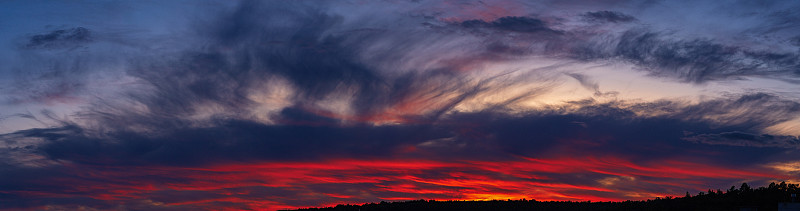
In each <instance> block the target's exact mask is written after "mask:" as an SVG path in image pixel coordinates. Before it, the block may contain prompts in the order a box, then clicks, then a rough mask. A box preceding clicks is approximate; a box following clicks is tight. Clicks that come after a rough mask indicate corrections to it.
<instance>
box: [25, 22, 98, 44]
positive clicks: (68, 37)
mask: <svg viewBox="0 0 800 211" xmlns="http://www.w3.org/2000/svg"><path fill="white" fill-rule="evenodd" d="M91 41H92V33H91V31H89V29H87V28H84V27H75V28H69V29H58V30H54V31H52V32H49V33H45V34H38V35H32V36H30V37H29V38H28V43H26V44H25V45H24V47H25V48H29V49H63V48H76V47H80V46H82V45H84V44H86V43H89V42H91Z"/></svg>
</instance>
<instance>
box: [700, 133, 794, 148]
mask: <svg viewBox="0 0 800 211" xmlns="http://www.w3.org/2000/svg"><path fill="white" fill-rule="evenodd" d="M684 140H687V141H690V142H695V143H702V144H711V145H730V146H750V147H780V148H792V149H794V148H797V147H798V145H800V140H798V138H797V137H795V136H775V135H769V134H761V135H758V134H751V133H744V132H739V131H734V132H724V133H719V134H701V135H696V136H692V137H687V138H684Z"/></svg>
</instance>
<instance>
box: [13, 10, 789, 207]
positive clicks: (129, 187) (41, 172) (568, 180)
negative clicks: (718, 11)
mask: <svg viewBox="0 0 800 211" xmlns="http://www.w3.org/2000/svg"><path fill="white" fill-rule="evenodd" d="M497 3H505V4H496V5H494V6H493V5H491V4H482V3H480V2H471V1H445V2H427V1H421V2H391V1H390V2H370V3H365V4H364V5H362V4H356V3H353V2H336V3H334V2H326V3H322V4H319V3H310V2H304V1H297V2H272V3H263V2H256V1H244V2H236V3H235V4H234V5H232V4H230V3H218V4H217V3H214V4H213V5H211V6H209V7H213V8H205V7H203V8H205V9H204V10H203V11H205V12H208V13H207V14H203V15H202V16H201V17H195V18H196V19H195V21H192V24H190V25H189V26H183V27H185V28H186V29H185V30H186V31H188V32H186V31H180V30H176V31H175V32H170V33H168V34H170V35H161V36H155V35H152V34H147V33H140V32H136V31H135V30H127V31H126V30H119V29H116V30H111V29H110V28H113V27H109V26H104V25H103V24H100V25H92V26H82V25H80V24H78V25H76V27H67V28H65V29H56V30H49V31H47V32H44V33H41V32H40V33H30V32H25V33H27V34H26V35H25V36H22V37H23V38H24V39H22V41H21V42H18V44H19V43H22V45H16V47H15V48H14V49H13V51H14V52H15V53H18V54H19V55H23V54H24V55H33V57H30V59H29V60H20V62H19V63H17V64H15V65H17V67H23V69H26V70H29V71H27V72H20V73H19V74H17V75H13V74H12V76H13V77H12V78H13V79H12V81H15V82H14V83H13V84H16V86H14V87H4V88H3V89H0V92H2V93H3V95H4V97H6V99H9V101H8V102H10V103H6V104H4V105H3V106H7V107H9V108H13V109H18V110H19V109H20V108H21V107H20V106H27V105H37V106H41V105H45V106H50V108H61V107H59V106H63V105H71V106H76V105H77V106H79V109H77V111H76V112H70V113H66V114H64V113H58V111H60V110H56V111H52V110H46V111H47V112H43V113H35V112H27V113H26V112H18V113H19V114H14V113H2V114H3V115H5V116H6V117H8V118H6V119H4V120H3V122H0V123H5V124H8V123H9V122H14V121H18V120H19V119H26V120H32V121H38V122H40V123H41V124H42V125H45V127H41V128H23V129H19V130H15V131H12V132H9V133H6V134H2V135H0V139H2V140H3V142H2V143H3V146H4V148H2V149H0V152H3V153H0V158H2V160H3V161H2V163H0V171H1V172H2V173H3V174H0V190H2V191H0V195H2V196H3V197H2V199H0V202H3V203H0V204H1V205H0V208H8V209H18V208H20V209H21V208H36V207H37V206H40V205H45V206H49V207H55V208H60V209H75V208H77V207H79V206H86V207H91V208H95V209H123V208H125V209H157V210H160V209H164V210H169V209H178V210H182V209H214V208H222V207H227V208H235V209H261V208H267V209H279V208H296V207H306V206H321V205H332V204H337V203H362V202H370V201H380V200H408V199H418V198H430V199H459V200H463V199H468V200H472V199H475V200H480V199H501V198H502V199H505V198H535V199H537V200H595V201H597V200H627V199H646V198H651V197H656V196H664V195H676V194H681V195H682V193H684V192H685V191H697V190H706V189H713V188H719V187H727V186H728V185H730V184H734V183H741V182H751V183H753V182H754V183H757V184H760V183H767V182H768V181H772V180H790V179H796V178H797V175H793V173H791V172H787V171H782V170H780V169H778V168H774V166H770V165H769V164H775V166H780V165H779V164H781V163H792V162H793V161H796V160H797V159H798V155H797V153H796V152H794V150H793V149H794V148H795V147H793V146H794V145H793V143H794V142H797V139H796V137H795V136H792V134H780V132H776V131H785V130H774V129H772V128H774V127H775V126H776V125H782V124H791V123H792V121H794V120H796V119H797V115H798V112H800V104H798V102H797V100H796V99H798V98H797V97H800V96H794V95H792V94H791V91H786V90H792V88H795V87H794V81H795V80H796V78H797V73H796V72H797V70H796V69H797V66H798V55H797V52H794V51H787V50H785V49H783V48H781V49H778V48H776V49H765V48H763V45H764V43H761V42H764V41H763V40H759V38H755V37H748V36H745V35H747V33H745V32H746V31H747V30H740V31H742V33H741V34H739V35H742V36H745V37H748V39H752V40H750V41H752V43H750V42H741V43H730V42H729V41H727V40H725V39H722V38H720V37H717V36H716V35H715V34H714V33H707V34H703V35H702V36H690V35H687V34H686V33H684V32H680V31H678V32H675V31H669V30H664V29H663V28H661V27H663V26H665V25H669V24H666V23H663V22H653V18H654V17H653V16H648V14H642V13H637V12H635V10H633V9H630V8H640V9H650V10H653V9H654V8H655V9H659V8H664V6H663V5H661V6H659V5H660V4H655V3H645V4H638V3H629V2H624V1H623V2H616V3H614V5H615V8H609V7H607V6H603V5H600V4H596V3H585V4H584V3H582V4H581V5H584V6H585V7H577V8H576V7H573V6H574V5H575V4H563V3H561V2H552V3H547V2H545V3H525V2H516V1H498V2H497ZM604 3H608V2H604ZM697 4H699V5H698V8H701V9H702V8H708V7H709V6H708V5H706V4H705V3H702V2H701V3H697ZM455 8H459V9H460V10H455ZM547 8H551V9H547ZM553 8H554V9H553ZM759 8H760V7H759ZM771 8H772V7H764V9H765V10H768V11H770V12H766V13H765V14H770V15H766V16H762V15H759V16H754V17H751V18H753V19H756V20H761V21H763V22H767V23H774V24H772V26H774V27H772V29H773V32H770V33H773V35H775V36H776V37H782V36H783V34H784V33H788V32H790V31H791V30H793V28H791V27H787V24H786V23H781V22H780V21H777V20H778V19H776V17H785V18H789V19H791V18H792V17H791V15H781V14H782V13H780V11H773V10H772V9H771ZM612 9H613V10H612ZM739 9H741V10H747V8H739ZM559 11H560V12H559ZM731 11H738V10H731ZM680 12H685V13H687V14H685V15H686V16H692V15H696V14H694V13H692V11H680ZM191 14H195V13H189V14H187V16H191ZM653 14H658V13H653ZM725 14H727V13H725ZM123 17H128V16H123ZM130 18H131V19H136V20H139V17H135V16H131V17H130ZM713 20H716V19H713ZM152 24H153V27H155V26H158V24H155V23H152ZM687 24H689V25H690V26H695V25H698V24H699V23H695V22H691V23H687ZM692 24H695V25H692ZM726 27H727V28H725V30H739V29H740V28H748V27H744V26H742V27H733V26H726ZM123 28H124V27H123ZM763 28H764V27H762V26H754V25H753V26H750V28H748V29H752V30H757V29H758V30H760V29H763ZM154 30H155V29H154ZM181 30H183V29H181ZM676 30H677V29H676ZM112 32H113V33H112ZM122 32H126V33H122ZM760 32H764V33H766V32H765V31H763V30H762V31H760ZM779 35H780V36H779ZM170 36H172V37H171V38H169V39H165V40H166V41H161V42H157V41H156V40H161V39H157V38H160V37H170ZM776 39H777V38H776ZM757 41H758V42H757ZM789 41H791V40H789V38H787V40H780V41H776V43H782V42H789ZM20 46H22V47H20ZM119 49H123V50H125V52H126V53H123V54H118V53H117V52H118V51H121V50H119ZM41 61H49V63H42V62H41ZM34 67H39V68H34ZM755 79H758V80H755ZM759 80H763V81H770V82H775V83H774V84H770V86H767V85H765V84H762V82H761V81H759ZM743 82H748V83H743ZM60 84H64V85H60ZM625 84H627V85H625ZM654 84H657V85H654ZM741 84H746V85H747V86H744V87H739V86H740V85H741ZM659 85H669V87H664V88H658V87H652V86H659ZM772 85H774V87H771V86H772ZM675 87H678V88H675ZM640 90H651V91H647V92H637V91H640ZM631 93H634V94H631ZM787 93H788V94H787ZM675 96H678V97H675ZM68 97H75V98H78V99H80V100H75V101H71V102H65V101H64V100H55V99H61V98H68ZM62 110H63V109H62ZM42 116H44V117H46V118H40V117H42ZM765 164H767V165H765Z"/></svg>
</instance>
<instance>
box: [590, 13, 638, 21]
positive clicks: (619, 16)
mask: <svg viewBox="0 0 800 211" xmlns="http://www.w3.org/2000/svg"><path fill="white" fill-rule="evenodd" d="M582 16H583V18H584V19H585V20H586V21H590V22H611V23H624V22H632V21H636V18H634V17H633V16H630V15H626V14H624V13H621V12H615V11H605V10H604V11H597V12H587V13H584V14H583V15H582Z"/></svg>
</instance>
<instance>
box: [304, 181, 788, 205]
mask: <svg viewBox="0 0 800 211" xmlns="http://www.w3.org/2000/svg"><path fill="white" fill-rule="evenodd" d="M798 193H800V187H798V184H787V183H786V182H781V183H780V184H776V183H774V182H773V183H771V184H769V186H767V187H759V188H751V187H750V186H749V185H747V183H742V185H741V186H740V187H739V188H738V189H737V188H736V186H731V188H730V189H728V190H726V191H724V192H723V191H722V190H719V189H717V190H710V189H709V190H708V191H707V192H699V193H697V194H695V195H691V194H690V193H689V192H686V195H685V196H684V197H671V196H667V197H663V198H661V197H657V198H655V199H648V200H642V201H630V200H628V201H619V202H591V201H537V200H527V199H521V200H492V201H435V200H415V201H403V202H385V201H382V202H380V203H367V204H362V205H350V204H340V205H336V206H335V207H324V208H305V209H299V210H309V211H310V210H337V211H339V210H342V211H351V210H352V211H370V210H740V209H741V208H745V209H748V208H752V209H757V210H778V203H783V202H794V201H796V200H797V199H793V196H792V194H798ZM798 195H800V194H798Z"/></svg>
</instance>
